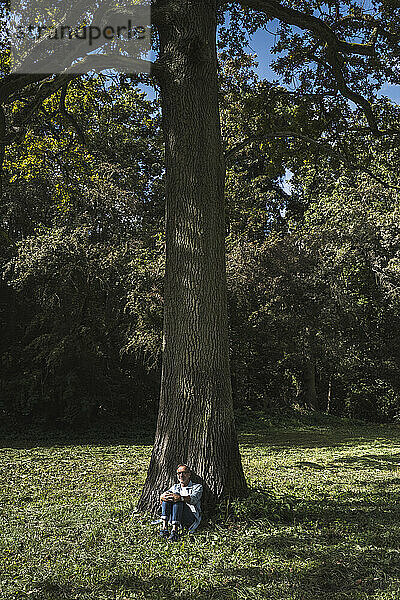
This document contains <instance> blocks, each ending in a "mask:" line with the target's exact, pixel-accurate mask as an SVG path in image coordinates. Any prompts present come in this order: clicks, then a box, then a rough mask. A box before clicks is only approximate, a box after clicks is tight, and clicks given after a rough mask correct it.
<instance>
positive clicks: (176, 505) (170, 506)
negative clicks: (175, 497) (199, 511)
mask: <svg viewBox="0 0 400 600" xmlns="http://www.w3.org/2000/svg"><path fill="white" fill-rule="evenodd" d="M161 507H162V512H161V518H162V520H163V521H167V522H168V523H171V524H172V525H175V524H176V525H179V524H180V525H183V526H184V527H190V525H191V524H192V523H193V521H194V515H193V513H192V511H191V510H190V508H189V507H188V506H187V504H186V503H185V502H171V501H170V500H169V501H168V502H165V501H164V502H163V503H162V505H161Z"/></svg>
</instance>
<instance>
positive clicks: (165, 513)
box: [161, 500, 174, 530]
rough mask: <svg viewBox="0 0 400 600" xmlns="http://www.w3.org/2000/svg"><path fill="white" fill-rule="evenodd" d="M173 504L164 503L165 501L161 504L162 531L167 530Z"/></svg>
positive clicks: (169, 502)
mask: <svg viewBox="0 0 400 600" xmlns="http://www.w3.org/2000/svg"><path fill="white" fill-rule="evenodd" d="M173 507H174V503H173V502H171V501H168V502H166V501H165V500H164V501H163V503H162V504H161V519H162V529H165V530H167V529H168V522H169V521H170V520H171V516H172V511H173Z"/></svg>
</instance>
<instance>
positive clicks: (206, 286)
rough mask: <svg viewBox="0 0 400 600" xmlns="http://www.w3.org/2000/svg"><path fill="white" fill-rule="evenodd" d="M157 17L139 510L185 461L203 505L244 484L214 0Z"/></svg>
mask: <svg viewBox="0 0 400 600" xmlns="http://www.w3.org/2000/svg"><path fill="white" fill-rule="evenodd" d="M173 10H174V13H173V14H172V15H171V20H170V21H169V22H168V23H167V24H164V25H163V26H159V34H160V47H161V55H160V63H162V64H163V66H164V68H165V75H164V76H163V77H162V79H161V80H160V86H161V101H162V113H163V129H164V136H165V147H166V198H167V200H166V202H167V207H166V274H165V292H164V294H165V307H164V342H163V368H162V379H161V397H160V408H159V416H158V424H157V432H156V438H155V443H154V448H153V453H152V456H151V461H150V466H149V470H148V474H147V479H146V482H145V485H144V488H143V492H142V496H141V499H140V502H139V509H140V510H153V509H154V508H155V507H157V506H158V505H159V504H158V498H159V494H160V492H161V491H162V490H164V489H166V487H167V486H168V485H169V484H170V483H171V481H173V480H174V479H175V470H176V467H177V465H178V464H179V463H182V462H183V463H187V464H188V465H190V467H191V468H192V470H193V471H194V472H195V473H196V475H197V476H198V477H200V478H201V479H202V482H203V484H204V486H205V504H206V505H210V504H213V503H214V502H215V501H217V500H219V499H220V498H221V497H224V496H240V495H244V494H245V493H246V492H247V486H246V481H245V478H244V474H243V469H242V464H241V460H240V454H239V449H238V443H237V436H236V431H235V426H234V417H233V406H232V391H231V381H230V369H229V351H228V348H229V346H228V324H227V309H226V276H225V215H224V179H225V166H224V159H223V150H222V143H221V129H220V119H219V108H218V80H217V58H216V45H215V39H216V2H215V1H205V0H192V1H191V0H178V1H176V2H174V7H173Z"/></svg>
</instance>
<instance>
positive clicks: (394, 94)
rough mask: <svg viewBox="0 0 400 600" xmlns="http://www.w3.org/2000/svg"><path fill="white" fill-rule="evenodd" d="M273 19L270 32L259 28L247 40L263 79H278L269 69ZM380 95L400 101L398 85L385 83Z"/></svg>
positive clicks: (272, 56) (271, 56)
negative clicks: (255, 56)
mask: <svg viewBox="0 0 400 600" xmlns="http://www.w3.org/2000/svg"><path fill="white" fill-rule="evenodd" d="M275 27H276V24H275V21H273V22H272V23H271V24H270V26H269V27H268V29H269V31H270V33H268V32H267V31H265V30H259V31H258V32H257V33H255V34H254V35H253V36H251V38H250V40H249V48H248V52H249V53H250V54H257V60H258V62H259V66H258V69H257V73H258V75H259V76H260V77H261V78H263V79H269V80H272V79H279V78H278V75H277V74H276V73H274V71H272V70H271V69H270V64H271V62H272V61H273V60H274V58H276V55H274V54H271V53H270V48H271V46H272V45H273V42H274V35H273V32H274V31H275ZM380 95H384V96H388V97H389V98H391V99H392V100H393V101H395V102H399V103H400V86H398V85H389V84H385V85H384V86H383V87H382V90H381V92H380Z"/></svg>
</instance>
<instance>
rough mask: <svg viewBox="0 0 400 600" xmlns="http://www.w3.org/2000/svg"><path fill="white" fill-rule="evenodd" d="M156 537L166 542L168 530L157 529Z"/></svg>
mask: <svg viewBox="0 0 400 600" xmlns="http://www.w3.org/2000/svg"><path fill="white" fill-rule="evenodd" d="M158 535H159V537H160V538H162V539H163V540H166V539H167V538H168V536H169V531H168V529H159V530H158Z"/></svg>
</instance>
